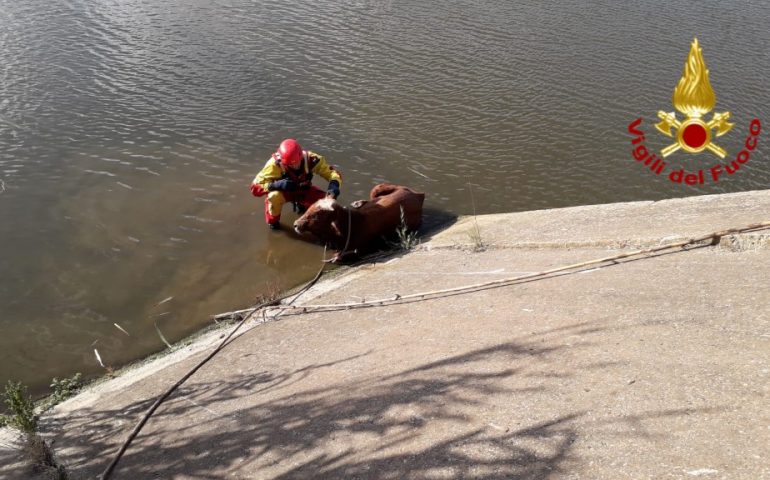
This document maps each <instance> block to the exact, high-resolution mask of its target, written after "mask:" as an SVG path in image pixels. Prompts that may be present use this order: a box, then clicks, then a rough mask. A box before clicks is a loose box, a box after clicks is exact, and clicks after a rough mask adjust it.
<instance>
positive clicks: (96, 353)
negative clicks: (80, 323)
mask: <svg viewBox="0 0 770 480" xmlns="http://www.w3.org/2000/svg"><path fill="white" fill-rule="evenodd" d="M94 355H96V360H97V361H98V362H99V365H101V366H102V368H107V367H105V366H104V362H102V357H101V355H99V350H97V349H95V348H94Z"/></svg>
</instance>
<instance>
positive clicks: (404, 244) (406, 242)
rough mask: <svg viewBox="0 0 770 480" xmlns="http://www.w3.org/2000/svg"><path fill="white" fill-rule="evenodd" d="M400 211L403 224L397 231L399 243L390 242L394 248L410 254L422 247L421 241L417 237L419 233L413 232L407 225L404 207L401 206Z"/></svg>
mask: <svg viewBox="0 0 770 480" xmlns="http://www.w3.org/2000/svg"><path fill="white" fill-rule="evenodd" d="M398 208H399V211H400V214H401V223H400V224H399V226H398V228H397V229H396V235H397V237H398V241H397V242H389V243H390V244H391V245H392V246H393V247H394V248H396V249H398V250H403V251H405V252H408V251H409V250H412V249H414V248H416V247H417V246H418V245H420V239H419V238H418V236H417V232H412V231H410V230H409V227H408V226H407V225H406V216H405V215H404V207H403V206H401V205H399V207H398Z"/></svg>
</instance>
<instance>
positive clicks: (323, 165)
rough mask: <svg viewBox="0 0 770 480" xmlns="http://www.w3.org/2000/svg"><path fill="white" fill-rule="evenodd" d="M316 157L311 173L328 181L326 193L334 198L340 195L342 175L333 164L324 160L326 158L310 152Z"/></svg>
mask: <svg viewBox="0 0 770 480" xmlns="http://www.w3.org/2000/svg"><path fill="white" fill-rule="evenodd" d="M310 154H311V155H314V156H315V157H317V158H318V162H317V163H316V165H315V167H314V168H313V173H315V174H318V175H320V176H322V177H323V178H324V180H326V181H328V182H329V187H328V188H327V189H326V194H327V195H330V196H332V197H334V198H337V197H338V196H339V195H340V186H342V175H340V172H339V171H337V170H336V169H335V168H334V167H333V166H331V165H329V164H328V163H327V162H326V159H325V158H324V157H323V156H321V155H318V154H316V153H313V152H310Z"/></svg>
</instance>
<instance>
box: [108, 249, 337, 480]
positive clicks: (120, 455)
mask: <svg viewBox="0 0 770 480" xmlns="http://www.w3.org/2000/svg"><path fill="white" fill-rule="evenodd" d="M323 257H324V258H326V247H324V253H323ZM325 267H326V263H325V262H321V268H320V269H319V270H318V273H316V275H315V277H313V279H312V280H310V281H309V282H308V283H306V284H305V286H304V287H302V288H301V289H300V290H299V292H297V293H296V294H285V295H283V296H281V297H279V298H276V299H274V300H268V301H265V302H262V303H260V304H259V305H257V306H255V307H252V308H250V309H248V310H246V311H248V312H250V313H249V314H248V315H245V316H244V317H243V318H242V319H241V320H240V321H239V322H238V324H237V325H236V326H235V328H233V330H232V331H231V332H230V334H229V335H228V336H227V337H225V339H224V340H222V343H220V344H219V346H217V348H215V349H214V350H212V351H211V353H209V354H208V355H207V356H206V358H204V359H203V360H201V361H200V362H199V363H198V364H196V365H195V366H194V367H193V368H191V369H190V371H188V372H187V373H186V374H185V375H184V376H183V377H182V378H180V379H179V381H177V382H176V383H175V384H174V385H172V386H171V388H169V389H168V390H166V392H165V393H163V395H161V396H160V397H158V399H157V400H155V403H153V404H152V406H151V407H150V408H149V409H148V410H147V412H145V414H144V416H143V417H142V419H141V420H140V421H139V423H137V424H136V426H135V427H134V429H133V430H132V431H131V433H130V434H129V435H128V437H127V438H126V440H125V441H124V442H123V444H122V445H121V447H120V450H118V452H117V453H116V454H115V457H114V458H113V459H112V462H111V463H110V464H109V466H108V467H107V468H106V469H105V470H104V472H103V473H102V475H101V477H100V479H101V480H108V479H109V478H110V477H111V476H112V472H113V471H114V470H115V467H116V466H117V465H118V462H120V459H121V458H123V454H124V453H126V450H127V449H128V447H129V446H130V445H131V442H133V441H134V438H136V436H137V435H138V434H139V432H140V431H141V430H142V428H143V427H144V425H145V424H146V423H147V421H148V420H149V419H150V417H151V416H152V415H153V414H154V413H155V411H156V410H157V409H158V407H160V405H161V404H162V403H163V402H164V401H165V400H166V399H167V398H168V397H169V396H170V395H171V394H172V393H174V391H175V390H176V389H177V388H179V387H180V386H181V385H182V384H183V383H184V382H186V381H187V379H189V378H190V377H191V376H193V374H195V372H197V371H198V370H199V369H200V368H201V367H202V366H203V365H205V364H206V363H207V362H208V361H209V360H211V359H212V358H214V355H216V354H217V353H219V352H220V351H221V350H222V349H223V348H224V347H225V345H227V343H228V341H229V340H230V339H231V338H232V336H233V335H235V333H236V332H237V331H238V330H239V329H240V328H241V327H242V326H243V324H244V323H245V322H246V320H247V319H248V318H249V315H250V314H251V313H254V312H256V311H257V310H259V309H260V308H264V307H268V306H273V305H278V304H279V303H280V302H281V300H285V299H286V298H288V297H290V296H292V295H295V296H294V298H293V299H292V300H291V301H290V302H289V304H291V303H293V302H294V301H295V300H297V299H298V298H299V297H300V295H302V294H303V293H305V292H306V291H307V290H308V289H310V287H312V286H313V285H314V284H315V283H316V282H317V281H318V279H320V278H321V275H323V271H324V268H325Z"/></svg>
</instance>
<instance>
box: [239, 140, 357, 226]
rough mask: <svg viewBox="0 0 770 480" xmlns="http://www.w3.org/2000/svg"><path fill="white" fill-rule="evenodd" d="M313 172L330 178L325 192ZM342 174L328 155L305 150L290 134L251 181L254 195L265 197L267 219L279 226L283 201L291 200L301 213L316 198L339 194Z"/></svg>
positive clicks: (271, 223) (269, 222)
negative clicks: (314, 180)
mask: <svg viewBox="0 0 770 480" xmlns="http://www.w3.org/2000/svg"><path fill="white" fill-rule="evenodd" d="M313 174H318V175H320V176H321V177H323V178H324V179H325V180H326V181H328V182H329V186H328V187H327V189H326V192H325V193H324V191H323V190H321V189H320V188H318V187H315V186H313V184H312V180H313ZM341 184H342V177H341V176H340V173H339V171H337V170H335V168H334V167H333V166H331V165H329V164H328V163H327V162H326V159H324V157H322V156H321V155H318V154H317V153H314V152H311V151H309V150H302V147H300V146H299V143H297V141H296V140H294V139H292V138H287V139H286V140H284V141H283V142H281V144H280V145H279V146H278V150H276V151H275V153H274V154H273V155H272V156H271V157H270V159H269V160H268V161H267V163H266V164H265V167H264V168H263V169H262V171H260V172H259V173H258V174H257V176H256V177H254V181H253V182H251V193H252V194H253V195H254V196H255V197H261V196H263V195H267V198H265V221H266V222H267V225H268V226H269V227H270V228H271V229H273V230H277V229H279V228H280V227H281V225H280V220H281V209H282V208H283V205H284V203H286V202H292V203H293V204H294V210H295V211H296V212H298V213H300V214H302V213H304V212H305V210H306V209H307V208H308V207H309V206H310V205H312V204H313V203H315V202H316V201H317V200H320V199H322V198H324V197H325V196H329V197H332V198H337V197H338V196H339V194H340V185H341Z"/></svg>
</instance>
